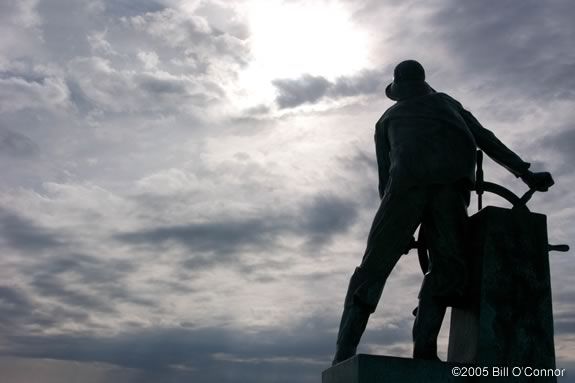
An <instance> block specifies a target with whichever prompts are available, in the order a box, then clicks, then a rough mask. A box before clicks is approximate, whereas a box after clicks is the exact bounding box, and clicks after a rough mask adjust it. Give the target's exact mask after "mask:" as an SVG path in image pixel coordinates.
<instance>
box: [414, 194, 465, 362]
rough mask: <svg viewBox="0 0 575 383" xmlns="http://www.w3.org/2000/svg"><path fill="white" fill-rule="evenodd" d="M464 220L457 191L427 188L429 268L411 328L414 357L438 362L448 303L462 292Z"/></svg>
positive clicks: (461, 197) (425, 224)
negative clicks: (440, 339) (438, 351)
mask: <svg viewBox="0 0 575 383" xmlns="http://www.w3.org/2000/svg"><path fill="white" fill-rule="evenodd" d="M466 221H467V208H466V205H465V194H464V193H462V190H461V189H460V188H458V187H457V186H455V185H437V186H434V187H432V188H431V189H430V196H429V203H428V205H427V206H426V209H425V212H424V217H423V222H422V226H423V227H424V230H425V235H426V239H427V244H428V246H429V253H430V269H429V271H428V273H427V274H426V275H425V278H424V283H423V285H422V287H421V291H420V294H419V306H418V311H417V317H416V319H415V323H414V325H413V344H414V346H413V356H414V357H415V358H423V359H437V336H438V334H439V331H440V329H441V324H442V322H443V317H444V316H445V311H446V308H447V302H450V301H452V300H453V299H458V298H460V297H461V296H462V295H463V293H464V290H465V286H464V285H465V278H466V268H465V261H464V247H463V241H464V238H465V225H466Z"/></svg>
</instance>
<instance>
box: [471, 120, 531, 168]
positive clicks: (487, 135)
mask: <svg viewBox="0 0 575 383" xmlns="http://www.w3.org/2000/svg"><path fill="white" fill-rule="evenodd" d="M461 115H462V116H463V118H464V119H465V122H466V124H467V126H468V127H469V130H471V133H472V134H473V137H474V138H475V142H477V146H479V148H480V149H481V150H483V151H484V152H485V153H486V154H487V155H488V156H489V157H491V158H492V159H493V160H494V161H495V162H497V163H498V164H499V165H501V166H503V167H505V168H506V169H507V170H509V171H510V172H511V173H513V174H514V175H515V176H516V177H521V176H523V175H525V174H526V173H527V172H528V169H529V166H530V164H529V163H528V162H525V161H523V160H522V159H521V158H520V157H519V156H518V155H517V154H515V153H514V152H513V151H512V150H511V149H509V148H508V147H507V146H505V144H504V143H503V142H501V141H499V139H498V138H497V137H495V134H493V133H492V132H491V131H490V130H488V129H485V128H484V127H483V126H482V125H481V124H480V123H479V121H477V119H476V118H475V117H474V116H473V114H471V112H469V111H467V110H465V109H462V110H461Z"/></svg>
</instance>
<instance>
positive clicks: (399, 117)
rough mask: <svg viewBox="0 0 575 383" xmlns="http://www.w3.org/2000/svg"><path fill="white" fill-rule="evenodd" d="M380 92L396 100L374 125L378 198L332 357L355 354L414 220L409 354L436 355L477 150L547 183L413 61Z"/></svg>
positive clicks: (459, 280) (454, 287)
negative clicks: (420, 237) (420, 234)
mask: <svg viewBox="0 0 575 383" xmlns="http://www.w3.org/2000/svg"><path fill="white" fill-rule="evenodd" d="M386 95H387V96H388V97H389V98H390V99H392V100H394V101H396V103H395V104H394V105H393V106H392V107H390V108H389V109H388V110H387V111H386V112H385V113H384V114H383V116H382V117H381V118H380V119H379V121H378V122H377V124H376V128H375V147H376V155H377V163H378V171H379V195H380V198H381V204H380V206H379V209H378V211H377V213H376V215H375V218H374V221H373V224H372V227H371V230H370V233H369V237H368V240H367V247H366V250H365V253H364V255H363V259H362V261H361V264H360V266H359V267H357V268H356V269H355V272H354V273H353V275H352V276H351V279H350V282H349V286H348V290H347V294H346V297H345V302H344V310H343V314H342V318H341V323H340V327H339V333H338V338H337V349H336V353H335V357H334V359H333V363H332V365H335V364H337V363H339V362H341V361H344V360H346V359H348V358H350V357H352V356H353V355H355V353H356V348H357V345H358V344H359V341H360V338H361V336H362V334H363V332H364V330H365V327H366V325H367V321H368V318H369V316H370V314H372V313H373V312H374V311H375V308H376V306H377V303H378V301H379V299H380V297H381V294H382V291H383V287H384V285H385V281H386V279H387V278H388V276H389V274H390V273H391V270H392V269H393V267H394V266H395V264H396V263H397V261H398V260H399V258H400V257H401V255H402V254H403V253H405V252H406V249H408V248H409V246H410V242H411V241H412V236H413V233H414V232H415V230H416V229H417V227H418V226H419V225H421V229H422V230H424V231H425V237H426V238H427V246H428V248H429V257H430V265H429V269H428V272H427V273H426V275H425V277H424V282H423V284H422V287H421V290H420V293H419V305H418V309H417V315H416V319H415V323H414V326H413V342H414V347H413V357H414V358H422V359H438V357H437V335H438V333H439V330H440V328H441V323H442V321H443V317H444V315H445V310H446V308H447V306H449V305H453V304H454V302H458V301H460V300H462V299H465V289H466V286H465V285H466V281H467V278H466V273H467V270H466V263H465V258H464V238H465V226H466V225H465V224H466V221H467V218H468V217H467V206H468V205H469V196H470V190H471V188H472V187H473V185H474V181H475V179H474V178H475V175H474V172H475V164H476V150H477V148H480V149H482V150H483V151H484V152H485V153H486V154H487V155H489V157H491V158H492V159H493V160H495V161H496V162H497V163H499V164H500V165H502V166H504V167H505V168H507V169H508V170H509V171H510V172H511V173H512V174H514V175H515V176H516V177H520V178H521V179H522V180H523V181H524V182H525V183H526V184H527V185H528V186H529V187H530V188H532V189H535V190H539V191H546V190H547V189H548V188H549V187H550V186H551V185H553V178H552V177H551V174H550V173H548V172H541V173H533V172H531V171H529V167H530V164H529V163H527V162H525V161H523V160H522V159H521V158H520V157H519V156H518V155H516V154H515V153H513V152H512V151H511V150H510V149H508V148H507V147H506V146H505V145H504V144H503V143H502V142H501V141H499V140H498V139H497V138H496V137H495V135H494V134H493V133H492V132H491V131H489V130H487V129H485V128H484V127H483V126H481V124H480V123H479V122H478V121H477V120H476V119H475V117H474V116H473V115H472V114H471V113H470V112H469V111H467V110H465V109H464V108H463V107H462V105H461V104H460V103H459V102H457V101H456V100H454V99H453V98H451V97H450V96H448V95H447V94H445V93H440V92H436V91H435V90H434V89H433V88H431V87H430V86H429V85H428V83H427V82H426V81H425V71H424V69H423V67H422V66H421V64H419V63H418V62H417V61H413V60H408V61H403V62H401V63H400V64H399V65H397V67H396V68H395V70H394V80H393V82H392V83H391V84H390V85H388V87H387V88H386Z"/></svg>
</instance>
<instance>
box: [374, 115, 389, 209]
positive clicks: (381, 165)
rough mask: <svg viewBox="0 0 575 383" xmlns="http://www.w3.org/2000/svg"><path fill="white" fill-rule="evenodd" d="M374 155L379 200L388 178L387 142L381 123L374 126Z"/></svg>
mask: <svg viewBox="0 0 575 383" xmlns="http://www.w3.org/2000/svg"><path fill="white" fill-rule="evenodd" d="M375 154H376V156H377V171H378V176H379V198H380V199H381V198H383V194H384V192H385V187H386V185H387V180H388V178H389V142H388V141H387V134H386V132H385V130H384V125H383V123H377V124H376V126H375Z"/></svg>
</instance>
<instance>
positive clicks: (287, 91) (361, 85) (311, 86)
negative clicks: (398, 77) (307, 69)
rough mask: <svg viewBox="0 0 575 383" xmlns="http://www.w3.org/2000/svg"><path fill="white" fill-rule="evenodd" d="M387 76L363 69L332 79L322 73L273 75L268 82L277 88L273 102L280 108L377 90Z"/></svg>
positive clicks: (367, 93) (372, 92) (384, 82)
mask: <svg viewBox="0 0 575 383" xmlns="http://www.w3.org/2000/svg"><path fill="white" fill-rule="evenodd" d="M387 81H388V79H387V78H386V77H385V76H384V75H383V73H382V72H381V71H373V70H366V71H362V72H360V73H359V74H357V75H354V76H341V77H338V78H337V79H335V80H334V81H333V82H332V81H328V80H327V79H325V78H324V77H322V76H311V75H309V74H306V75H303V76H302V77H300V78H298V79H277V80H274V81H272V84H273V85H274V86H275V87H276V88H277V89H278V92H279V95H278V96H277V97H276V102H277V104H278V106H279V107H280V109H287V108H295V107H297V106H299V105H302V104H314V103H317V102H318V101H320V100H321V99H322V98H324V97H329V98H331V99H339V98H343V97H352V96H360V95H369V94H374V93H377V92H380V91H381V90H382V89H383V88H382V87H383V86H384V85H386V82H387Z"/></svg>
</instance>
